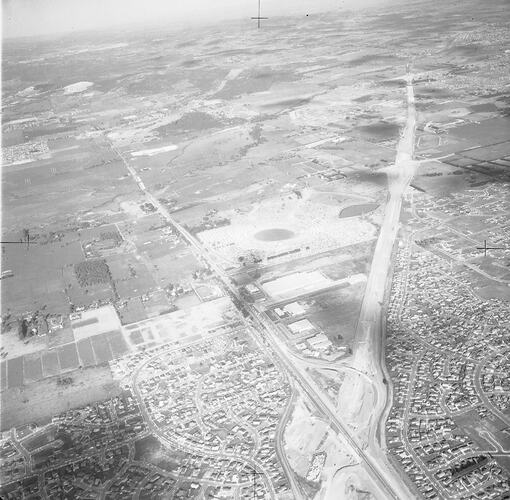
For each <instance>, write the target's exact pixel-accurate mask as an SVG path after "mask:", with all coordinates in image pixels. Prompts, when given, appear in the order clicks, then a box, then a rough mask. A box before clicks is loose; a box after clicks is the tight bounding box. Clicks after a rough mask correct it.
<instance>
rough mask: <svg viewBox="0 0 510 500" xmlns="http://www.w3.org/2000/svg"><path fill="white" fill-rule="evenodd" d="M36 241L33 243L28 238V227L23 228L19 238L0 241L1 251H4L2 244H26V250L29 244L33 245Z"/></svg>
mask: <svg viewBox="0 0 510 500" xmlns="http://www.w3.org/2000/svg"><path fill="white" fill-rule="evenodd" d="M35 244H36V243H34V242H33V241H32V240H31V239H30V233H29V231H28V229H24V230H23V234H22V236H21V238H20V239H19V240H17V241H14V240H10V241H0V245H2V253H4V252H5V249H4V246H3V245H26V247H27V250H28V249H29V248H30V245H35Z"/></svg>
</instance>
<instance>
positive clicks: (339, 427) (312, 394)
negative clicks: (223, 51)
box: [111, 145, 411, 499]
mask: <svg viewBox="0 0 510 500" xmlns="http://www.w3.org/2000/svg"><path fill="white" fill-rule="evenodd" d="M111 148H112V150H113V151H114V152H115V153H116V154H117V155H118V156H119V158H120V159H121V160H122V162H123V163H124V165H125V166H126V169H127V170H128V172H129V174H130V175H131V177H132V178H133V179H134V180H135V182H136V183H137V184H138V187H139V189H140V191H142V192H143V193H144V194H145V196H146V197H147V199H148V200H149V201H150V202H151V203H152V204H153V205H154V206H155V207H156V208H157V209H158V211H159V213H160V214H161V215H162V216H163V217H164V218H165V219H166V220H167V221H168V222H169V223H170V224H171V225H172V227H173V228H174V229H175V230H176V231H177V232H178V233H179V234H180V235H181V237H182V238H183V239H184V240H186V241H187V242H188V243H189V245H190V246H191V247H192V248H193V249H194V250H195V252H196V253H197V255H198V256H199V257H200V258H201V259H202V260H203V261H204V262H205V263H206V264H207V265H208V266H209V267H210V269H212V270H213V271H215V273H216V275H217V276H218V277H219V278H220V279H221V281H222V283H223V285H224V287H225V288H226V290H227V291H228V292H229V294H230V296H231V297H233V298H234V299H236V300H237V302H238V303H240V304H243V306H244V310H245V311H246V312H247V313H248V315H249V316H250V318H251V320H252V322H253V326H255V327H256V329H257V333H258V334H259V335H261V336H263V338H264V339H265V341H266V345H264V343H262V342H260V340H259V339H258V338H257V336H256V335H255V336H254V338H255V340H256V342H257V343H258V345H259V347H261V348H262V349H263V350H264V352H266V353H268V346H269V345H271V347H272V348H273V351H274V352H275V353H276V354H277V356H278V358H279V359H280V362H281V363H282V365H283V366H284V367H285V368H286V370H287V372H288V373H290V374H291V375H293V377H294V378H295V379H296V380H297V381H298V383H299V385H300V387H301V388H302V389H303V391H304V393H306V394H307V395H308V397H309V398H310V400H311V401H312V402H313V403H314V404H315V406H316V407H317V409H319V411H320V412H322V413H323V414H324V415H326V417H327V418H328V420H329V421H330V422H331V423H332V425H333V426H334V429H335V431H336V432H337V433H339V434H341V435H342V436H343V437H344V439H345V441H346V442H348V443H349V444H350V446H351V447H352V449H353V455H355V456H358V457H360V458H361V459H362V460H363V461H364V463H365V466H366V467H367V468H368V469H369V471H370V472H371V474H372V476H373V477H374V478H375V479H376V481H377V483H378V484H379V485H382V488H383V489H384V490H385V491H386V492H387V495H388V497H389V498H395V499H398V498H411V497H410V496H409V495H405V494H396V493H395V491H394V488H393V487H392V486H391V485H390V484H389V480H391V479H388V476H387V472H386V471H380V466H379V464H378V462H377V461H375V460H373V459H372V458H371V457H369V456H368V455H367V454H366V453H365V452H364V451H363V449H362V445H361V444H360V443H358V442H357V439H356V438H355V437H354V436H352V433H351V431H350V430H349V429H347V427H346V426H345V425H344V424H343V423H342V422H341V421H340V418H339V416H338V415H337V414H336V410H335V408H332V407H330V406H329V405H330V403H329V402H328V401H325V400H324V396H323V395H321V391H320V390H317V388H313V386H311V385H310V381H309V380H307V379H306V378H304V377H303V375H302V374H301V373H300V372H298V371H297V370H296V369H295V368H294V367H293V366H291V365H290V363H289V361H288V360H287V359H286V357H285V354H284V352H283V351H282V350H281V348H280V347H279V346H278V333H277V331H276V328H275V325H273V323H272V322H271V321H270V320H269V319H267V322H266V323H263V322H262V321H261V320H260V318H259V315H261V313H258V311H256V310H255V309H254V308H253V306H251V305H250V304H248V303H245V302H244V300H243V299H242V297H241V295H240V293H239V291H238V290H237V289H236V288H235V287H234V285H233V284H232V282H231V281H230V278H229V277H228V276H227V275H226V273H225V271H223V269H221V268H220V267H219V266H218V264H217V263H216V262H215V261H214V260H213V259H212V258H211V256H210V255H209V254H208V252H207V250H206V249H205V248H204V247H203V246H202V245H201V244H200V242H199V241H198V240H196V239H195V238H194V237H193V235H191V234H190V233H189V232H188V231H187V230H186V229H185V228H184V227H183V226H182V225H181V224H179V223H178V222H177V221H176V220H175V219H174V218H173V217H172V216H171V214H170V212H169V211H168V210H167V208H166V207H165V206H164V205H163V204H162V203H161V202H160V201H159V200H158V199H157V198H156V197H155V196H154V195H152V194H151V193H150V192H149V191H148V190H147V188H146V186H145V184H144V183H143V182H142V180H141V179H140V177H139V176H138V174H137V172H136V170H135V169H134V168H133V167H132V166H131V165H129V163H128V162H127V160H126V159H125V158H124V156H123V155H122V154H121V153H120V152H119V151H118V150H117V149H116V148H115V147H114V146H113V145H111ZM264 333H267V335H263V334H264ZM271 357H273V356H271ZM289 480H290V479H289ZM298 498H299V497H298Z"/></svg>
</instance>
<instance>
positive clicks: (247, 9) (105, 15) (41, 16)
mask: <svg viewBox="0 0 510 500" xmlns="http://www.w3.org/2000/svg"><path fill="white" fill-rule="evenodd" d="M261 1H262V15H266V16H271V15H284V14H302V13H306V12H310V13H313V12H319V11H327V10H334V9H338V8H345V7H347V8H353V7H354V8H357V7H361V6H363V7H364V6H367V5H377V4H382V3H383V2H386V1H388V0H261ZM2 7H3V13H2V18H3V19H2V23H3V36H4V37H13V36H14V37H15V36H32V35H40V34H53V33H55V34H57V33H64V32H69V31H82V30H89V29H101V28H106V27H110V26H123V25H130V24H143V23H146V24H156V23H157V24H162V23H168V24H169V25H175V24H181V25H189V24H196V23H203V22H207V21H218V20H221V19H228V18H234V19H235V18H245V19H248V18H249V17H251V16H254V15H256V14H257V0H2Z"/></svg>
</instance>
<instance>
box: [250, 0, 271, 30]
mask: <svg viewBox="0 0 510 500" xmlns="http://www.w3.org/2000/svg"><path fill="white" fill-rule="evenodd" d="M258 12H259V13H258V15H257V16H256V17H252V19H256V20H257V28H260V20H261V19H269V18H268V17H260V0H259V11H258Z"/></svg>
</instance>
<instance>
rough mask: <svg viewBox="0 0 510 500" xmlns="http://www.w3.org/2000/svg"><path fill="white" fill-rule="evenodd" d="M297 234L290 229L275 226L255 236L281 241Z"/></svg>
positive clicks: (261, 238)
mask: <svg viewBox="0 0 510 500" xmlns="http://www.w3.org/2000/svg"><path fill="white" fill-rule="evenodd" d="M294 236H295V235H294V233H293V232H292V231H289V230H288V229H281V228H278V227H275V228H273V229H264V230H262V231H259V232H258V233H256V234H255V238H256V239H257V240H260V241H280V240H288V239H290V238H293V237H294Z"/></svg>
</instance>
